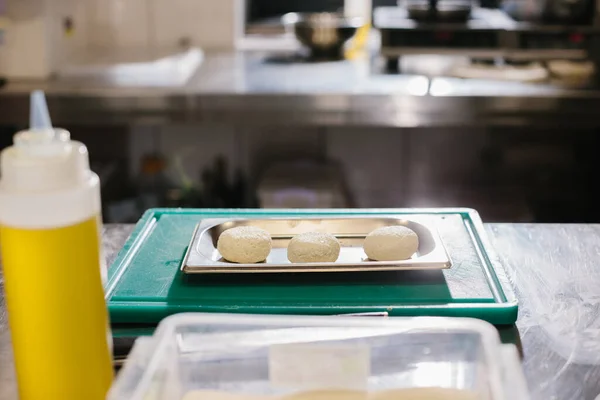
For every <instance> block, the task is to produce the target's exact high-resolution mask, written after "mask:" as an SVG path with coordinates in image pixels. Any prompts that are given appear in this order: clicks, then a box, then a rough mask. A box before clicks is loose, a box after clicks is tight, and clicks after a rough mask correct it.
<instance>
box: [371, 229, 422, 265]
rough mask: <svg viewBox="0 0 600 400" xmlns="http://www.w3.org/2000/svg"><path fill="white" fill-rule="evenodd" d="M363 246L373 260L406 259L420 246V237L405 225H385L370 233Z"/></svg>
mask: <svg viewBox="0 0 600 400" xmlns="http://www.w3.org/2000/svg"><path fill="white" fill-rule="evenodd" d="M363 247H364V250H365V253H366V254H367V257H369V258H370V259H371V260H375V261H397V260H406V259H409V258H410V257H411V256H412V255H413V254H414V253H415V251H417V249H418V248H419V237H418V236H417V234H416V233H415V232H414V231H412V230H411V229H409V228H407V227H405V226H384V227H382V228H377V229H375V230H374V231H373V232H371V233H369V234H368V235H367V237H366V238H365V243H364V245H363Z"/></svg>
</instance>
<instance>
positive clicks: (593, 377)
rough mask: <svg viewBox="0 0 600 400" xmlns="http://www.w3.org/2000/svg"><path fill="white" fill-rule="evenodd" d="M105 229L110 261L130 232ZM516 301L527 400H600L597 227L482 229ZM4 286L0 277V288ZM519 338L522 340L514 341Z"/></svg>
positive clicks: (4, 391)
mask: <svg viewBox="0 0 600 400" xmlns="http://www.w3.org/2000/svg"><path fill="white" fill-rule="evenodd" d="M132 229H133V228H132V226H130V225H109V226H108V227H106V229H105V231H104V234H103V237H104V244H105V250H106V255H107V257H108V261H109V262H112V260H114V258H115V256H116V253H117V251H118V250H119V249H120V248H121V246H122V245H123V243H124V242H125V240H126V238H127V236H128V235H129V233H130V232H131V230H132ZM486 229H487V232H488V234H489V237H490V242H491V244H492V246H494V247H495V249H496V251H497V253H498V255H499V257H500V259H501V262H502V263H503V265H504V266H505V267H506V269H507V271H508V274H509V276H510V278H511V280H512V281H513V282H514V284H515V286H516V290H517V296H518V298H519V301H520V312H519V319H518V321H517V328H518V334H516V332H515V329H514V328H510V327H501V328H500V329H499V331H500V334H501V336H502V338H503V340H505V341H515V342H517V344H518V343H519V342H520V345H521V348H522V352H523V368H524V370H525V375H526V378H527V382H528V384H529V388H530V391H531V395H532V399H533V400H537V399H539V400H548V399H556V400H576V399H577V400H593V399H594V398H595V397H596V396H597V395H598V394H600V289H599V288H600V267H599V266H598V265H599V264H598V256H599V255H600V225H542V224H487V225H486ZM1 282H2V279H1V277H0V286H1ZM6 323H7V319H6V309H5V306H4V299H3V296H0V360H1V362H0V399H1V400H13V399H16V389H15V380H14V374H13V366H12V362H7V360H11V359H12V356H11V354H10V341H9V337H8V332H7V326H6ZM519 337H520V338H519Z"/></svg>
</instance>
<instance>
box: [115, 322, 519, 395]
mask: <svg viewBox="0 0 600 400" xmlns="http://www.w3.org/2000/svg"><path fill="white" fill-rule="evenodd" d="M317 392H321V394H322V393H326V394H328V395H330V396H333V394H334V393H335V394H339V395H340V396H341V397H339V399H340V400H342V399H344V400H345V399H346V398H352V399H355V398H356V399H359V398H360V399H363V398H364V399H369V400H371V399H375V398H377V399H380V398H381V399H384V398H386V397H385V395H395V396H409V395H410V396H409V397H398V398H411V399H412V398H414V397H411V396H417V395H418V396H420V397H418V398H419V399H423V400H428V399H438V400H442V399H454V400H458V399H486V400H509V399H510V400H521V399H522V400H525V399H528V396H527V390H526V386H525V383H524V378H523V374H522V371H521V368H520V365H519V358H518V353H517V351H516V348H515V346H514V345H510V344H509V345H502V344H501V343H500V340H499V336H498V333H497V331H496V330H495V328H494V327H493V326H492V325H490V324H488V323H486V322H483V321H479V320H473V319H462V318H423V317H419V318H377V317H368V318H366V317H363V318H357V317H335V316H334V317H298V316H260V315H239V314H238V315H236V314H230V315H229V314H179V315H175V316H171V317H168V318H166V319H165V320H163V321H162V322H161V323H160V325H159V327H158V329H157V331H156V333H155V335H154V336H153V338H152V339H144V340H143V341H142V342H140V343H139V345H137V344H136V346H135V347H134V350H133V351H132V353H131V355H130V357H129V359H128V361H127V362H126V364H125V367H124V369H123V370H122V371H121V373H120V375H119V378H118V379H117V381H116V382H115V384H114V386H113V388H112V389H111V391H110V393H109V397H108V398H109V399H110V400H120V399H128V400H138V399H140V400H141V399H146V398H153V399H156V400H163V399H165V400H166V399H169V400H172V399H185V400H188V399H194V398H202V399H205V400H211V399H221V398H223V399H226V398H227V399H229V398H231V399H240V400H242V399H245V398H248V399H250V398H252V399H264V400H269V399H271V400H275V399H277V400H287V399H295V398H296V397H295V396H299V395H309V394H313V395H316V394H317ZM344 395H348V396H346V397H344ZM219 396H220V397H219ZM298 398H300V397H298ZM307 398H308V397H307ZM332 398H333V397H332Z"/></svg>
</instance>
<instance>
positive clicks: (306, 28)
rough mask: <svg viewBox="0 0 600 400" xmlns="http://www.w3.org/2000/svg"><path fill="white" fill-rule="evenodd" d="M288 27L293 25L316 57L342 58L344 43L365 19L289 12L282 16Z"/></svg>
mask: <svg viewBox="0 0 600 400" xmlns="http://www.w3.org/2000/svg"><path fill="white" fill-rule="evenodd" d="M282 22H283V24H284V25H285V26H286V27H293V31H294V34H295V35H296V38H297V39H298V41H300V43H302V44H303V45H304V46H306V47H308V48H309V49H310V51H311V56H312V57H314V58H340V57H342V56H343V50H344V44H345V43H346V42H347V41H348V40H349V39H351V38H352V37H353V36H354V34H355V33H356V30H357V29H358V28H360V27H361V26H362V25H363V24H364V21H363V20H362V18H359V17H345V16H343V15H341V14H338V13H305V14H304V13H288V14H285V15H284V16H283V17H282Z"/></svg>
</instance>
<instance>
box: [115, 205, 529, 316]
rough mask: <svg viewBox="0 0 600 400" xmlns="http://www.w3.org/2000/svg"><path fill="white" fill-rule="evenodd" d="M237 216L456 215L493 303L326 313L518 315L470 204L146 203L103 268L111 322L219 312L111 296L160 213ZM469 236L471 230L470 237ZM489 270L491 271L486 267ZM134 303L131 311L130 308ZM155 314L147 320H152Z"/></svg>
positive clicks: (271, 309)
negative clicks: (478, 253)
mask: <svg viewBox="0 0 600 400" xmlns="http://www.w3.org/2000/svg"><path fill="white" fill-rule="evenodd" d="M232 213H235V214H238V215H242V214H243V215H253V216H255V215H256V216H265V215H282V216H285V215H286V214H287V215H289V214H290V213H294V215H298V214H313V215H314V214H318V215H324V216H325V215H329V216H334V215H361V214H366V215H383V214H402V215H407V214H411V213H420V214H433V215H452V214H460V215H461V216H462V217H463V220H464V221H465V222H468V225H467V224H465V225H466V226H470V228H471V229H470V234H471V235H472V239H474V240H475V243H476V244H477V245H478V246H480V247H481V248H482V249H483V250H485V254H483V255H482V257H483V259H482V260H483V261H485V262H484V267H483V268H484V273H485V274H486V278H487V279H488V284H490V289H491V290H492V291H493V292H492V293H493V294H494V300H495V301H494V302H472V303H445V304H400V305H389V306H387V305H383V304H382V305H381V306H371V305H369V306H343V307H339V308H336V309H335V310H334V311H332V313H327V315H333V314H341V313H347V314H349V313H364V312H382V311H383V312H388V314H389V316H391V317H395V316H416V315H419V316H446V317H456V316H461V314H460V311H459V310H461V309H465V308H472V309H474V311H473V312H472V313H471V314H470V315H469V317H471V318H479V319H483V320H486V321H488V322H491V323H494V324H500V325H506V324H513V323H514V322H515V321H516V320H517V314H518V300H517V297H516V295H515V291H514V289H513V287H514V286H515V283H514V282H513V281H512V280H511V279H510V275H509V274H507V272H506V270H505V268H504V267H503V265H502V263H501V262H500V259H499V258H498V256H497V255H496V253H495V251H494V249H493V247H492V246H491V245H490V242H489V240H488V238H487V233H486V231H485V228H484V226H483V222H482V221H481V218H480V217H479V213H478V212H477V211H476V210H474V209H472V208H464V207H449V208H383V209H382V208H370V209H369V208H366V209H302V210H297V209H277V210H274V209H268V210H265V209H199V208H188V209H173V208H151V209H149V210H147V211H146V212H145V213H144V215H143V216H142V217H141V218H140V220H139V221H138V222H137V224H136V225H135V227H134V229H133V231H132V233H131V234H130V236H129V238H128V239H127V241H126V242H125V244H124V245H123V247H122V248H121V250H120V251H119V253H118V254H117V257H116V258H115V260H114V261H113V262H112V263H111V266H110V268H109V270H108V279H107V281H106V283H105V285H104V288H105V300H106V302H107V305H108V308H109V311H110V314H111V320H112V322H116V323H119V322H120V323H137V322H141V323H148V320H149V318H148V317H147V316H148V315H150V314H154V315H156V316H158V318H159V319H158V320H156V321H155V322H154V323H157V322H158V321H159V320H160V319H162V318H164V317H167V316H169V315H173V314H177V313H180V312H186V311H190V312H224V309H223V308H222V307H218V308H216V307H213V306H202V305H200V306H187V307H178V308H176V309H175V308H173V307H171V306H170V305H169V304H168V303H167V302H166V301H151V302H150V301H149V302H144V303H141V302H140V301H139V300H127V299H115V300H113V299H112V297H113V295H114V292H115V289H116V288H117V286H118V284H119V280H120V278H121V277H122V276H123V274H124V273H125V271H126V270H127V268H128V267H129V265H130V263H131V260H132V259H133V258H134V257H135V256H136V255H137V253H138V251H139V249H140V247H141V245H142V244H143V242H144V240H145V239H146V238H147V237H148V236H149V235H150V233H151V232H152V230H153V229H154V227H156V224H157V221H158V219H159V218H160V217H161V216H162V215H163V214H171V215H174V214H178V215H197V214H202V215H204V216H205V217H207V218H210V217H211V216H212V217H220V216H223V215H227V214H232ZM473 235H475V236H474V237H473ZM490 270H491V271H490ZM490 273H491V274H492V275H493V276H495V279H492V281H490V280H489V274H490ZM492 285H494V286H497V287H496V288H495V289H496V291H498V289H499V290H500V291H501V293H500V294H499V295H498V296H497V294H496V293H494V289H492V287H491V286H492ZM133 306H135V307H136V309H135V311H134V310H132V307H133ZM488 311H494V315H493V316H492V317H491V318H488V316H489V314H487V312H488ZM227 312H234V313H250V314H257V313H261V314H284V313H290V312H291V313H292V314H295V315H318V314H321V315H322V314H323V312H319V310H315V309H314V308H313V307H306V306H303V305H299V306H294V307H293V308H292V307H290V306H285V305H275V306H262V307H253V306H251V305H249V306H246V305H239V306H236V307H233V308H231V309H227ZM155 318H156V317H153V318H152V319H153V320H155Z"/></svg>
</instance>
